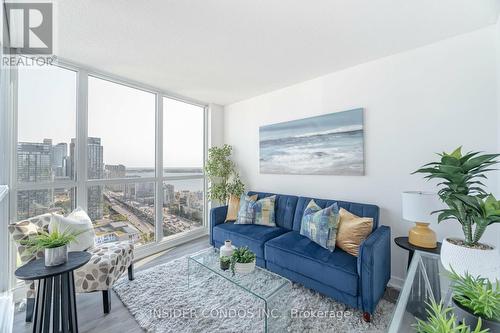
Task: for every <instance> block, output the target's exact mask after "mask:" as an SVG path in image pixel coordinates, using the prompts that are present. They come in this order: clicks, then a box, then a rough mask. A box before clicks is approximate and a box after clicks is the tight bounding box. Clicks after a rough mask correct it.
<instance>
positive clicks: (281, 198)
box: [248, 191, 298, 230]
mask: <svg viewBox="0 0 500 333" xmlns="http://www.w3.org/2000/svg"><path fill="white" fill-rule="evenodd" d="M254 194H257V196H258V199H262V198H266V197H270V196H272V195H276V200H275V202H274V212H275V214H274V216H275V220H276V225H277V226H278V227H281V228H285V229H288V230H292V226H293V217H294V214H295V206H296V205H297V199H298V197H296V196H294V195H283V194H275V193H267V192H252V191H250V192H248V195H254Z"/></svg>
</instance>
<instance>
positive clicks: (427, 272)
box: [388, 251, 452, 333]
mask: <svg viewBox="0 0 500 333" xmlns="http://www.w3.org/2000/svg"><path fill="white" fill-rule="evenodd" d="M447 276H448V274H447V271H446V270H445V269H444V267H443V266H442V265H441V260H440V259H439V255H438V254H432V253H426V252H421V251H415V254H414V256H413V259H412V261H411V264H410V267H409V268H408V273H407V276H406V280H405V283H404V285H403V288H402V289H401V292H400V294H399V298H398V302H397V304H396V307H395V308H394V312H393V316H392V321H391V325H390V326H389V330H388V332H389V333H399V332H415V328H414V325H415V324H416V323H417V319H422V320H425V319H426V317H427V315H426V307H427V304H426V302H430V301H431V300H434V301H436V302H437V303H439V302H441V301H442V302H443V304H444V305H445V306H449V305H450V302H451V294H452V292H451V288H450V285H451V282H450V280H449V279H448V277H447Z"/></svg>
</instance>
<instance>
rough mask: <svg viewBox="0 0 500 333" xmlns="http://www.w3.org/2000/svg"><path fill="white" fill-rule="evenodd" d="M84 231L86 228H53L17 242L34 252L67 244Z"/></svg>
mask: <svg viewBox="0 0 500 333" xmlns="http://www.w3.org/2000/svg"><path fill="white" fill-rule="evenodd" d="M86 231H88V230H83V231H79V232H70V231H64V232H59V231H58V230H53V231H52V232H50V233H48V232H46V231H42V232H39V233H38V234H36V235H33V236H31V237H29V238H28V239H25V240H21V241H19V243H20V244H21V245H25V246H26V247H27V248H28V249H29V251H31V252H33V253H34V252H38V251H40V250H43V249H53V248H56V247H60V246H64V245H68V244H69V243H71V242H74V241H76V237H77V236H78V235H80V234H82V233H84V232H86Z"/></svg>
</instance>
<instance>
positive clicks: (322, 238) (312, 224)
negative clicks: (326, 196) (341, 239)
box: [300, 200, 339, 251]
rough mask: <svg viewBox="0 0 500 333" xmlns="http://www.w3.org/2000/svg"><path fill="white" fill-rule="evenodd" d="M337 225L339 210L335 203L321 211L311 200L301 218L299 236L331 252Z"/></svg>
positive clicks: (333, 248) (333, 247)
mask: <svg viewBox="0 0 500 333" xmlns="http://www.w3.org/2000/svg"><path fill="white" fill-rule="evenodd" d="M338 223H339V208H338V206H337V204H336V203H334V204H333V205H331V206H329V207H326V208H325V209H321V207H319V206H318V205H317V204H316V202H314V200H311V201H310V202H309V204H308V205H307V207H306V209H305V210H304V215H303V216H302V223H301V226H300V234H301V235H303V236H305V237H307V238H309V239H310V240H312V241H313V242H315V243H317V244H318V245H320V246H321V247H323V248H325V249H327V250H330V251H333V250H335V239H336V235H337V227H338Z"/></svg>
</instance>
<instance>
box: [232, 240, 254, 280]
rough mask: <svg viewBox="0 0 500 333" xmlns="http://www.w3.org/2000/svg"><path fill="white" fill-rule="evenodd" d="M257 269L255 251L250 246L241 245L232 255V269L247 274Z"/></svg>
mask: <svg viewBox="0 0 500 333" xmlns="http://www.w3.org/2000/svg"><path fill="white" fill-rule="evenodd" d="M254 269H255V253H253V252H252V251H250V250H249V249H248V247H246V246H245V247H240V248H238V249H236V250H234V252H233V255H232V256H231V271H232V272H233V275H234V273H235V272H236V273H240V274H247V273H251V272H253V271H254Z"/></svg>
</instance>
